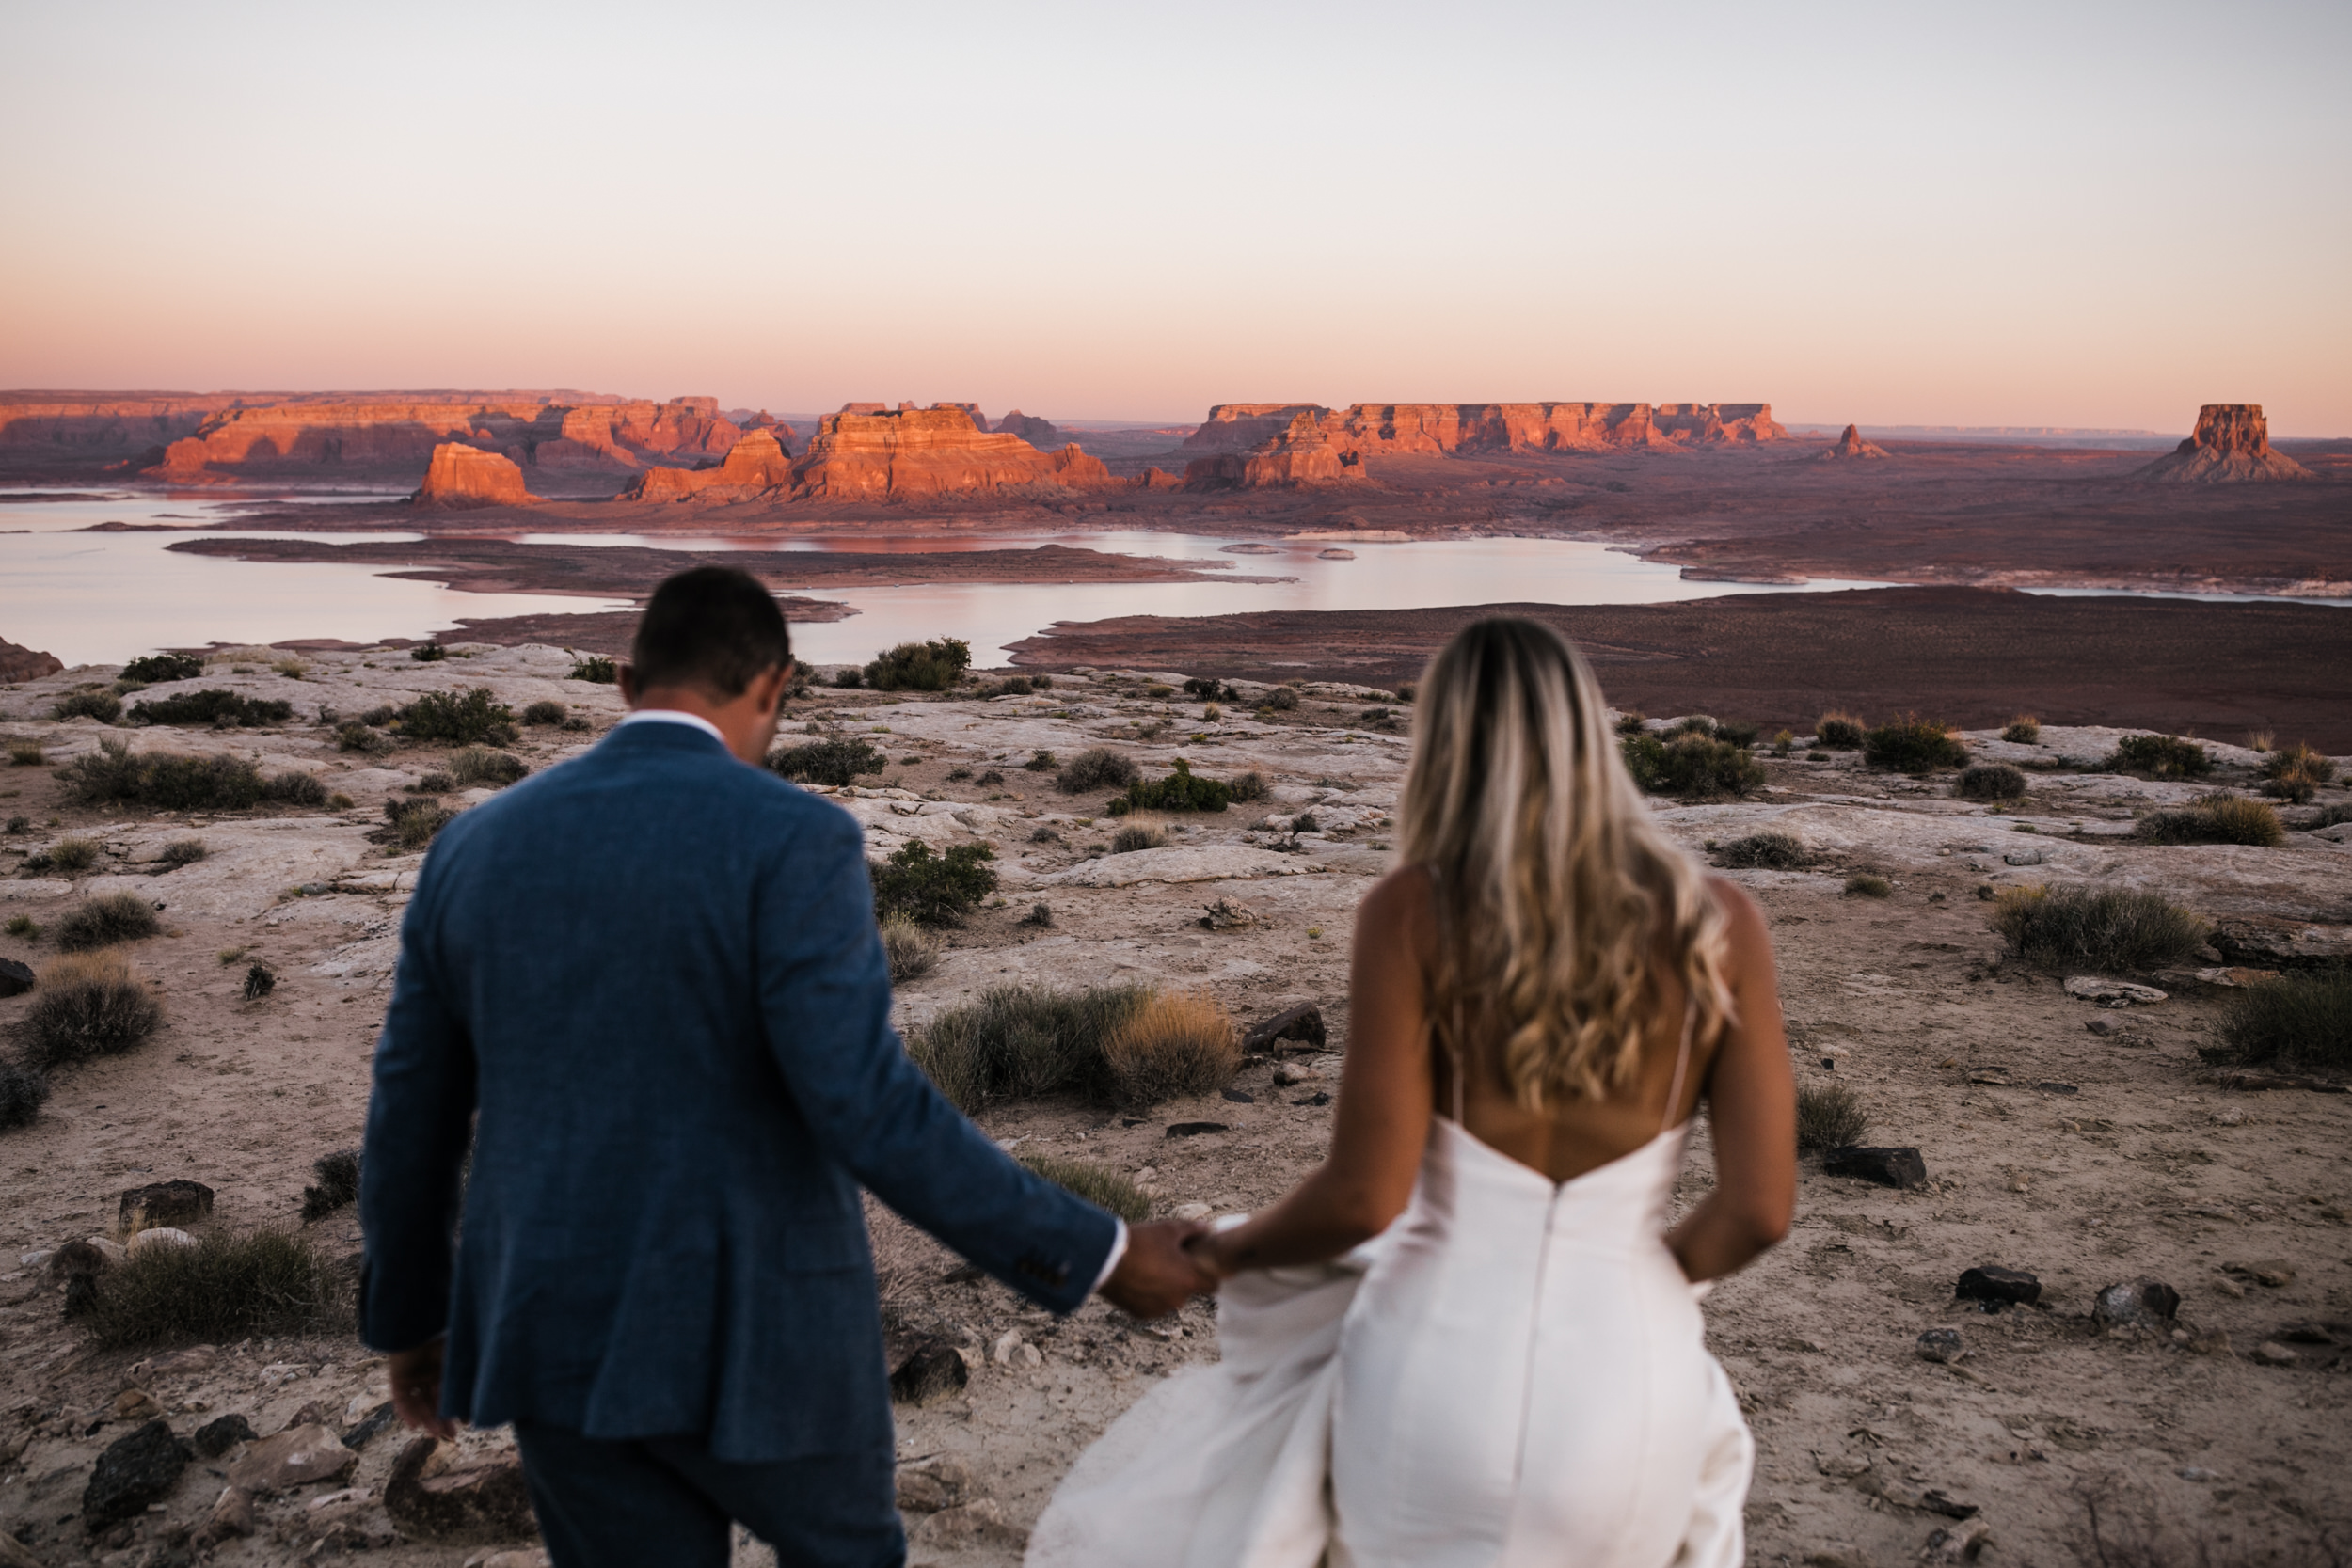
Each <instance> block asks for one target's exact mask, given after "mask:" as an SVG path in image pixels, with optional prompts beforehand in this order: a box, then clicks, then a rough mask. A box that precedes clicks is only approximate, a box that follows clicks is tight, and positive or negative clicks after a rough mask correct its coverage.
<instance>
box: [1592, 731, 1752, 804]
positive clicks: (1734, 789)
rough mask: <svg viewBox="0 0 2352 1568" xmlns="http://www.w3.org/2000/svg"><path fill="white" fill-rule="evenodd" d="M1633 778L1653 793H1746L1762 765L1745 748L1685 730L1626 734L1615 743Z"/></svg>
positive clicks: (1683, 794) (1685, 794)
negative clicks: (1667, 736) (1665, 736)
mask: <svg viewBox="0 0 2352 1568" xmlns="http://www.w3.org/2000/svg"><path fill="white" fill-rule="evenodd" d="M1618 745H1619V748H1620V749H1621V750H1622V752H1624V755H1625V765H1626V770H1627V771H1628V772H1629V773H1631V774H1632V775H1633V782H1634V783H1635V784H1640V785H1641V786H1642V787H1643V788H1644V789H1645V790H1647V791H1648V792H1649V793H1651V794H1653V795H1679V796H1684V797H1701V798H1705V797H1709V796H1724V795H1733V796H1740V795H1746V794H1748V793H1749V792H1750V791H1752V790H1756V789H1760V788H1762V787H1763V784H1764V768H1763V766H1762V765H1761V764H1760V763H1758V762H1757V761H1756V758H1755V757H1754V755H1752V754H1751V753H1750V752H1748V750H1747V748H1745V747H1743V746H1734V745H1732V744H1731V743H1730V742H1729V741H1727V740H1716V739H1714V738H1712V737H1711V736H1705V735H1701V734H1700V733H1699V732H1698V731H1696V730H1686V731H1684V732H1683V733H1682V734H1679V735H1677V736H1675V737H1674V738H1673V739H1672V740H1670V741H1669V740H1661V739H1660V738H1659V737H1658V736H1654V735H1647V734H1644V735H1629V736H1626V737H1625V739H1623V740H1622V741H1620V742H1619V743H1618Z"/></svg>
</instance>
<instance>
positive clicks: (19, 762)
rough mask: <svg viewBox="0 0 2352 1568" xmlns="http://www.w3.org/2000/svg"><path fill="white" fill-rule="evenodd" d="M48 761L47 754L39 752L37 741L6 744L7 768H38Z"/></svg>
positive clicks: (16, 741)
mask: <svg viewBox="0 0 2352 1568" xmlns="http://www.w3.org/2000/svg"><path fill="white" fill-rule="evenodd" d="M48 760H49V753H48V752H44V751H42V750H41V745H40V741H38V740H11V741H9V742H8V766H9V767H11V768H39V767H41V766H42V765H44V764H45V763H47V762H48Z"/></svg>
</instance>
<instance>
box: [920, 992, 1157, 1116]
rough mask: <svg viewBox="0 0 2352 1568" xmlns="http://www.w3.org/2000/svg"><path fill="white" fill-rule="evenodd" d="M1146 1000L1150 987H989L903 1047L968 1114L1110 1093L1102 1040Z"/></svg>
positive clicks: (934, 1020)
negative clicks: (1049, 1097)
mask: <svg viewBox="0 0 2352 1568" xmlns="http://www.w3.org/2000/svg"><path fill="white" fill-rule="evenodd" d="M1151 995H1152V990H1151V988H1150V987H1148V986H1132V985H1131V986H1104V987H1098V988H1094V989H1090V990H1075V991H1063V990H1050V989H1048V988H1046V987H1043V986H1022V985H1013V986H992V987H990V988H989V989H988V990H983V991H982V992H980V994H979V996H978V998H977V1000H975V1001H973V1002H970V1003H967V1004H966V1005H964V1006H961V1007H951V1008H948V1009H947V1010H946V1011H945V1012H942V1013H940V1014H939V1015H938V1016H937V1017H935V1018H933V1019H932V1020H931V1022H930V1023H928V1024H926V1025H925V1026H923V1027H922V1028H920V1029H918V1030H915V1031H914V1034H913V1035H912V1037H910V1038H909V1040H908V1042H907V1050H908V1053H909V1054H911V1055H912V1056H913V1057H914V1062H915V1065H916V1066H917V1067H920V1068H921V1069H923V1070H924V1071H925V1072H926V1073H928V1074H930V1080H931V1082H932V1083H934V1084H936V1085H939V1089H940V1092H941V1093H942V1094H945V1095H946V1097H947V1098H948V1099H949V1100H951V1101H955V1103H956V1104H957V1105H958V1106H960V1107H961V1109H963V1110H964V1111H967V1112H977V1111H979V1110H980V1109H982V1108H983V1107H985V1106H986V1105H987V1104H988V1103H989V1102H990V1101H997V1100H1007V1099H1015V1098H1021V1097H1025V1096H1031V1095H1041V1094H1054V1093H1058V1092H1062V1091H1065V1090H1077V1091H1079V1092H1082V1093H1087V1094H1090V1095H1095V1096H1103V1095H1107V1094H1108V1093H1110V1092H1111V1080H1110V1073H1109V1069H1108V1068H1107V1066H1106V1065H1105V1063H1104V1041H1106V1040H1107V1039H1108V1038H1109V1037H1110V1036H1111V1034H1112V1032H1113V1031H1114V1030H1116V1029H1117V1028H1118V1027H1119V1025H1120V1024H1121V1023H1122V1022H1125V1021H1126V1020H1127V1018H1128V1017H1129V1016H1130V1015H1131V1014H1134V1013H1136V1012H1137V1011H1139V1010H1140V1009H1141V1008H1142V1006H1143V1005H1144V1003H1145V1002H1146V1001H1147V1000H1148V999H1149V998H1150V997H1151Z"/></svg>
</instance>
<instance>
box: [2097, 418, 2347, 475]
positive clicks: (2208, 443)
mask: <svg viewBox="0 0 2352 1568" xmlns="http://www.w3.org/2000/svg"><path fill="white" fill-rule="evenodd" d="M2132 477H2133V478H2134V479H2144V480H2150V481H2153V483H2159V484H2240V483H2249V482H2260V481H2265V480H2277V479H2309V478H2311V477H2312V471H2311V470H2310V469H2309V468H2306V467H2303V465H2302V464H2300V463H2297V462H2296V460H2295V459H2294V458H2292V457H2289V456H2287V455H2286V454H2285V453H2284V452H2279V451H2271V450H2270V421H2269V420H2266V419H2265V418H2263V405H2262V404H2259V403H2209V404H2205V405H2204V406H2203V407H2202V408H2200V409H2199V410H2197V431H2196V434H2195V435H2193V436H2190V437H2189V438H2188V439H2187V440H2185V441H2183V442H2182V443H2181V444H2180V445H2179V446H2177V447H2175V448H2173V449H2172V450H2171V451H2169V452H2167V453H2165V454H2164V455H2163V456H2162V457H2159V458H2157V459H2156V460H2155V461H2154V462H2153V463H2151V464H2149V465H2148V466H2147V467H2144V468H2142V469H2140V470H2139V471H2138V472H2137V473H2136V474H2134V475H2133V476H2132Z"/></svg>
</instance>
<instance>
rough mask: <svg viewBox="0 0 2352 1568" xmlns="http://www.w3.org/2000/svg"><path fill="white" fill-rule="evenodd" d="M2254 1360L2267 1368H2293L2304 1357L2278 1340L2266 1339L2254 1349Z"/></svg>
mask: <svg viewBox="0 0 2352 1568" xmlns="http://www.w3.org/2000/svg"><path fill="white" fill-rule="evenodd" d="M2253 1359H2254V1360H2256V1361H2259V1362H2261V1363H2262V1364H2263V1365H2264V1366H2265V1367H2292V1366H2294V1365H2295V1364H2296V1362H2297V1361H2300V1360H2302V1359H2303V1357H2302V1355H2301V1354H2300V1353H2298V1352H2296V1351H2293V1350H2290V1349H2288V1348H2287V1347H2286V1346H2284V1345H2282V1344H2280V1343H2279V1341H2278V1340H2276V1339H2265V1340H2264V1341H2263V1342H2262V1343H2261V1344H2259V1345H2256V1346H2255V1347H2254V1351H2253Z"/></svg>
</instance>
